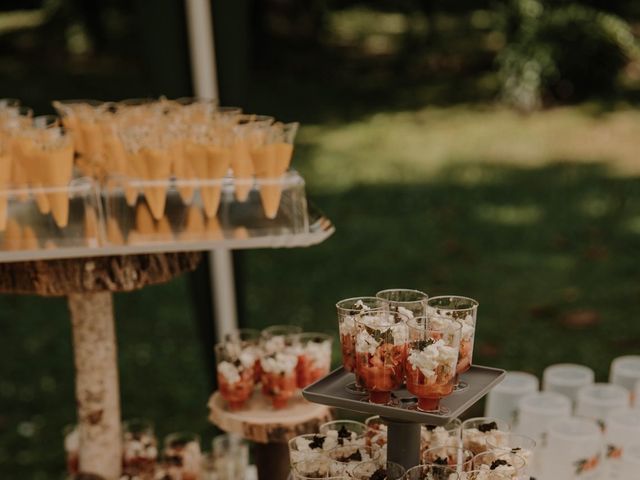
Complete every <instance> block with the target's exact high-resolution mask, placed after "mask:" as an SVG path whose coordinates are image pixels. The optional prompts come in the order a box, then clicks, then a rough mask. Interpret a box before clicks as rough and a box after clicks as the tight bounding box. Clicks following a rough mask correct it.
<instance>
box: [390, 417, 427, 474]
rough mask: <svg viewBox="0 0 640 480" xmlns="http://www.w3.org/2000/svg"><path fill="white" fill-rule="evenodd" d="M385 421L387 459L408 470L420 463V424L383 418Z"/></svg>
mask: <svg viewBox="0 0 640 480" xmlns="http://www.w3.org/2000/svg"><path fill="white" fill-rule="evenodd" d="M383 420H384V421H385V422H387V428H388V430H387V460H389V461H390V462H394V463H397V464H399V465H402V466H403V467H404V468H406V469H407V470H409V469H410V468H411V467H415V466H416V465H418V464H419V463H420V424H419V423H408V422H398V421H395V420H389V419H388V418H383Z"/></svg>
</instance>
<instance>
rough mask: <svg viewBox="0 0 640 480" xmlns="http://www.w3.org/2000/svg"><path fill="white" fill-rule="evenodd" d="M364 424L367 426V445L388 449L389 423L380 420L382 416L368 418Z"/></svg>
mask: <svg viewBox="0 0 640 480" xmlns="http://www.w3.org/2000/svg"><path fill="white" fill-rule="evenodd" d="M364 424H365V425H366V426H367V431H366V433H365V438H366V440H367V445H374V446H376V445H377V446H378V447H386V445H387V433H388V426H387V422H385V421H384V420H383V419H382V418H380V415H374V416H373V417H369V418H367V419H366V420H365V421H364Z"/></svg>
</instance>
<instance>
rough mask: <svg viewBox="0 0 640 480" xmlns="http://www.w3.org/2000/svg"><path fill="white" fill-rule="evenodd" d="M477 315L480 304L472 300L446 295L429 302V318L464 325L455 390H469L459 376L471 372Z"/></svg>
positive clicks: (431, 299)
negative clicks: (448, 320)
mask: <svg viewBox="0 0 640 480" xmlns="http://www.w3.org/2000/svg"><path fill="white" fill-rule="evenodd" d="M477 315H478V302H477V301H476V300H474V299H472V298H468V297H460V296H455V295H445V296H439V297H433V298H430V299H429V300H427V317H429V318H432V317H439V318H442V317H444V318H450V319H453V320H458V321H459V322H460V323H461V324H462V331H461V335H460V348H459V353H458V363H457V365H456V377H455V379H454V389H455V390H463V389H465V388H467V384H466V383H465V382H461V381H459V376H460V375H461V374H463V373H464V372H466V371H467V370H469V369H470V368H471V365H472V360H473V343H474V336H475V332H476V319H477Z"/></svg>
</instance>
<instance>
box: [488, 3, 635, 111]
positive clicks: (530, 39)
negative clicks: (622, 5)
mask: <svg viewBox="0 0 640 480" xmlns="http://www.w3.org/2000/svg"><path fill="white" fill-rule="evenodd" d="M501 19H502V20H501V26H500V28H501V29H502V30H503V32H504V34H505V36H506V40H507V45H506V47H505V48H504V49H503V50H502V51H501V52H500V53H499V55H498V57H497V62H498V67H499V73H500V80H501V87H502V95H503V98H504V100H505V101H507V102H508V103H510V104H512V105H514V106H516V107H517V108H520V109H522V110H532V109H534V108H538V107H540V106H541V105H542V104H543V103H544V101H545V100H553V101H559V102H575V101H580V100H585V99H587V98H592V97H600V96H606V95H609V94H611V93H613V92H614V91H615V90H616V86H617V84H618V79H619V76H620V73H621V72H622V70H623V68H624V67H625V66H626V65H627V63H628V62H629V60H630V59H631V58H637V57H638V52H639V49H638V44H637V42H636V39H635V37H634V36H633V33H632V31H631V28H630V26H629V25H628V24H627V23H626V22H625V21H624V20H622V19H620V18H619V17H617V16H615V15H612V14H609V13H604V12H602V11H599V10H596V9H593V8H591V7H587V6H584V5H580V4H562V5H560V6H555V7H554V6H550V5H547V4H545V3H543V2H541V1H539V0H512V1H510V2H509V3H508V4H507V5H506V6H505V7H504V8H503V10H502V15H501Z"/></svg>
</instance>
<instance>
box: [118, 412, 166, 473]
mask: <svg viewBox="0 0 640 480" xmlns="http://www.w3.org/2000/svg"><path fill="white" fill-rule="evenodd" d="M122 431H123V433H122V471H123V472H124V473H126V474H129V475H142V476H143V475H151V474H152V473H153V471H154V469H155V467H156V462H157V460H158V440H157V438H156V435H155V432H154V430H153V424H152V423H151V422H150V421H149V420H144V419H134V420H129V421H127V422H124V423H123V429H122Z"/></svg>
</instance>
